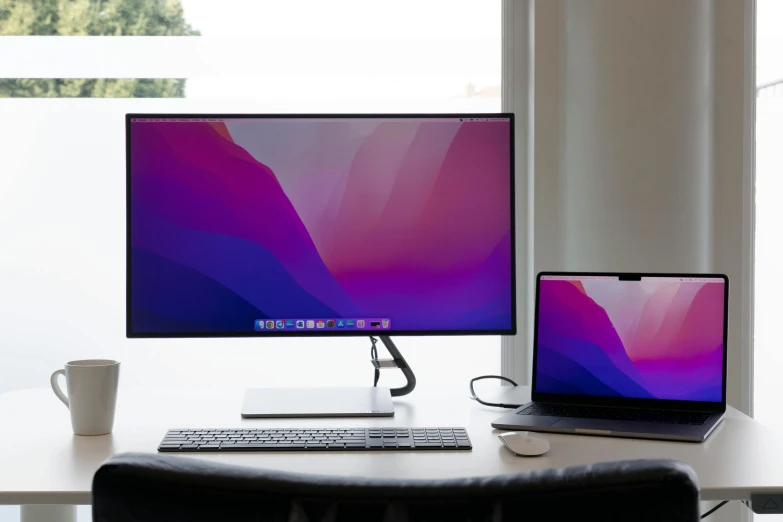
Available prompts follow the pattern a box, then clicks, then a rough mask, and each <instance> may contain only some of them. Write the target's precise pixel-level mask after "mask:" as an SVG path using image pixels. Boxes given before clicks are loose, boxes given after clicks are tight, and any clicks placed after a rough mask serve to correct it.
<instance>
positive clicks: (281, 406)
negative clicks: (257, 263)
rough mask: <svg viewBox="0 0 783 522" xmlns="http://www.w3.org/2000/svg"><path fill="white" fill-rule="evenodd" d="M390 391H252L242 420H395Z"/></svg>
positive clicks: (246, 393) (367, 389) (249, 393)
mask: <svg viewBox="0 0 783 522" xmlns="http://www.w3.org/2000/svg"><path fill="white" fill-rule="evenodd" d="M393 415H394V403H393V402H392V398H391V392H390V391H389V388H371V387H366V388H364V387H356V388H251V389H248V390H247V391H246V392H245V400H244V401H242V417H246V418H253V417H263V418H274V417H278V418H279V417H288V418H290V417H392V416H393Z"/></svg>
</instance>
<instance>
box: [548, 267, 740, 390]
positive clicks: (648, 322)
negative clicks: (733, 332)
mask: <svg viewBox="0 0 783 522" xmlns="http://www.w3.org/2000/svg"><path fill="white" fill-rule="evenodd" d="M622 279H623V280H621V277H620V276H617V275H541V276H540V277H539V282H538V296H537V299H538V303H537V315H536V323H537V324H536V359H535V366H534V372H535V391H536V392H537V393H544V394H559V395H582V396H591V397H593V396H595V397H623V398H633V399H666V400H680V401H702V402H721V401H722V400H723V365H724V353H723V352H724V348H723V345H724V343H725V326H724V323H725V321H726V317H725V302H726V291H727V289H726V286H727V285H726V282H725V279H724V278H722V277H698V276H690V277H688V276H684V277H660V276H655V277H641V279H639V278H638V277H637V278H635V279H636V280H625V279H626V278H622ZM631 279H634V278H631Z"/></svg>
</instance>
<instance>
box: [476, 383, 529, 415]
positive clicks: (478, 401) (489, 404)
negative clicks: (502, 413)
mask: <svg viewBox="0 0 783 522" xmlns="http://www.w3.org/2000/svg"><path fill="white" fill-rule="evenodd" d="M482 379H500V380H501V381H506V382H509V383H511V384H513V385H514V386H518V384H517V383H515V382H514V381H512V380H511V379H509V378H508V377H503V376H502V375H482V376H481V377H474V378H473V379H471V380H470V398H471V399H473V400H474V401H476V402H477V403H479V404H483V405H484V406H492V407H493V408H512V409H515V408H519V407H520V406H522V405H521V404H503V403H494V402H485V401H482V400H481V399H479V398H478V396H477V395H476V391H475V390H474V389H473V383H474V382H476V381H480V380H482Z"/></svg>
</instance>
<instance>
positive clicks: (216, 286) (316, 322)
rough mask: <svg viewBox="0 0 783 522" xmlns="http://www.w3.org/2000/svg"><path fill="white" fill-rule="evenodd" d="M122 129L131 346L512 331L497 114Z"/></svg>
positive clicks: (507, 150) (181, 122)
mask: <svg viewBox="0 0 783 522" xmlns="http://www.w3.org/2000/svg"><path fill="white" fill-rule="evenodd" d="M126 125H127V147H128V151H127V169H128V201H127V203H128V317H127V332H128V335H129V336H131V337H133V336H140V337H143V336H231V335H237V336H239V335H351V334H355V335H370V334H372V333H373V332H375V333H376V334H381V335H383V334H400V333H402V334H411V335H413V334H424V335H426V334H450V333H466V334H470V333H473V334H502V333H514V332H515V328H516V321H515V314H514V310H515V308H514V272H513V264H514V255H513V254H514V227H513V215H514V213H513V204H514V202H513V193H514V191H513V116H512V115H510V114H495V115H434V116H429V115H428V116H421V115H395V116H378V115H355V116H302V115H298V116H280V115H263V116H258V115H254V116H250V115H241V116H240V115H231V116H217V115H198V116H196V115H187V116H183V115H178V116H172V115H168V116H163V115H149V114H148V115H141V114H138V115H133V114H129V115H128V116H127V118H126Z"/></svg>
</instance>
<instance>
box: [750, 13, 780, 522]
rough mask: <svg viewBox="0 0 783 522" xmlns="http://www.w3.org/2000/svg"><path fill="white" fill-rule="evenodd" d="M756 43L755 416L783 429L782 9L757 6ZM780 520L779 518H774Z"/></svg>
mask: <svg viewBox="0 0 783 522" xmlns="http://www.w3.org/2000/svg"><path fill="white" fill-rule="evenodd" d="M756 16H757V40H756V49H757V50H756V63H757V69H756V83H757V90H756V92H757V97H756V252H755V277H756V286H755V310H754V315H755V342H754V416H755V417H756V418H757V419H758V420H760V421H761V422H763V423H765V424H768V425H771V426H774V427H777V428H780V427H783V414H781V411H780V406H779V401H778V398H779V397H780V395H781V393H783V385H781V381H780V373H779V371H780V368H781V367H783V345H781V336H780V331H779V325H780V312H781V307H780V296H781V294H783V277H781V276H783V269H782V268H781V266H782V265H781V254H783V247H781V232H780V231H781V226H783V208H781V206H780V198H781V197H783V175H782V174H783V150H781V147H780V144H781V142H783V58H782V57H783V33H781V31H780V25H781V23H783V3H781V2H779V1H778V0H758V4H757V15H756ZM778 518H779V519H781V520H783V517H778Z"/></svg>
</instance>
